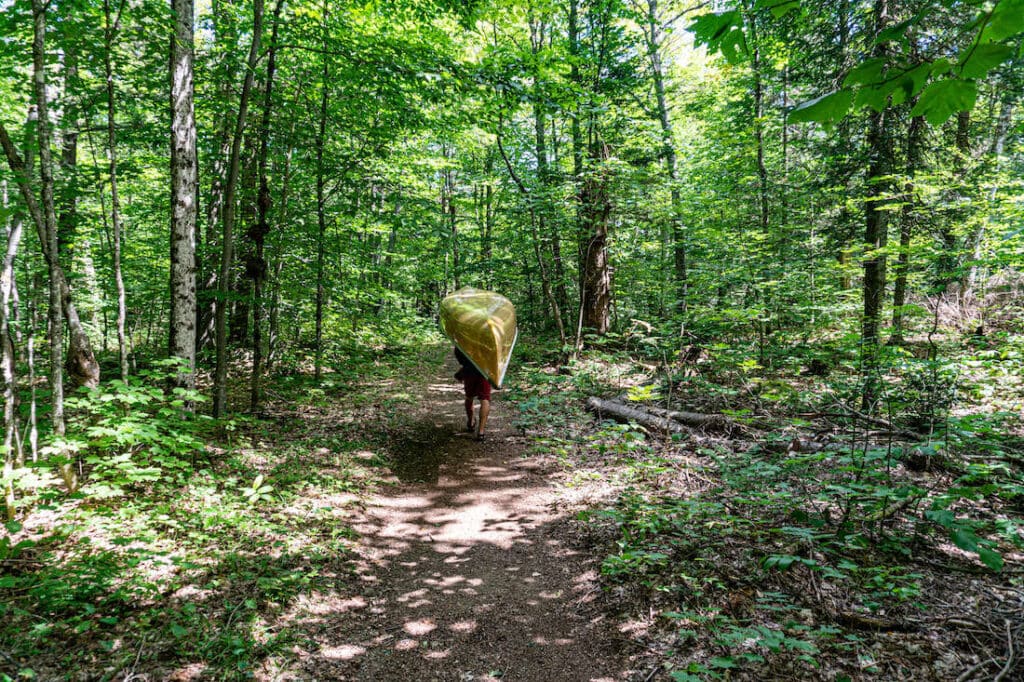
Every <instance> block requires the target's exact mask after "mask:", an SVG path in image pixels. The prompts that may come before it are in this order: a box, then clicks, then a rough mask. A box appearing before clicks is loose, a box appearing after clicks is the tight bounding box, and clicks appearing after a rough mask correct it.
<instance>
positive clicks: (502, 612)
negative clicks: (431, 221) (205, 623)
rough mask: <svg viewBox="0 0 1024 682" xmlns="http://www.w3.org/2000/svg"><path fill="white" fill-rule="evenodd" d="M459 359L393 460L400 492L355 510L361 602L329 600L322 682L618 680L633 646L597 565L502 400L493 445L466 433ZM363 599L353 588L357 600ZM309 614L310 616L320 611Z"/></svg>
mask: <svg viewBox="0 0 1024 682" xmlns="http://www.w3.org/2000/svg"><path fill="white" fill-rule="evenodd" d="M455 369H456V365H455V364H454V361H452V360H449V361H448V363H447V364H446V365H445V366H444V367H443V368H438V370H437V371H438V374H437V375H436V376H435V377H433V378H432V380H431V381H429V382H428V383H427V384H426V385H425V386H423V385H421V386H420V387H419V390H420V391H421V392H422V395H421V397H420V400H419V402H418V405H417V406H415V407H413V408H412V409H413V414H412V415H410V416H409V418H408V422H407V423H406V424H404V425H403V426H401V427H400V428H399V433H398V435H397V436H396V437H395V439H394V440H395V443H394V445H393V448H392V449H393V451H392V452H391V455H390V467H389V468H390V471H391V473H392V475H393V478H392V479H391V483H392V485H383V486H381V487H380V488H378V489H377V491H376V492H375V494H373V495H372V496H369V497H367V498H365V499H364V500H363V503H362V504H361V505H358V506H355V507H352V509H353V511H352V512H351V514H350V518H349V520H348V522H349V523H350V524H351V526H352V527H353V528H354V529H355V530H356V531H357V533H358V536H359V537H358V539H357V540H356V545H357V546H356V548H355V549H356V553H357V554H358V556H359V559H358V562H357V568H356V582H357V584H359V585H361V586H362V589H361V590H359V593H358V594H346V595H339V594H335V595H330V594H328V595H322V596H323V597H324V599H323V600H322V601H321V602H320V603H319V604H317V605H316V606H315V608H316V609H317V610H319V611H320V614H319V616H320V618H319V624H320V627H319V628H318V629H317V631H316V632H315V633H311V634H313V638H314V640H315V642H316V643H317V644H318V645H319V650H315V648H312V649H313V650H306V651H305V652H303V653H302V655H301V656H300V658H301V659H302V664H303V667H304V668H305V670H306V673H307V674H309V675H310V676H311V677H313V678H315V679H318V680H410V681H417V682H418V681H421V680H422V681H429V680H445V681H447V680H458V681H469V680H474V681H484V680H493V681H498V680H500V681H501V682H512V681H522V682H547V681H559V682H562V681H565V682H574V681H580V682H612V681H615V680H627V679H630V677H629V671H628V668H629V662H628V656H627V650H628V649H629V643H628V640H629V638H628V635H626V634H623V633H621V632H619V631H618V630H617V629H616V627H615V624H614V623H613V622H612V619H611V618H610V617H607V616H605V615H604V614H603V613H602V612H601V610H600V608H599V606H598V603H597V600H598V597H599V596H600V589H599V587H598V585H597V584H596V578H597V565H598V561H599V557H595V556H589V555H588V553H586V552H583V551H580V550H579V549H576V548H574V544H575V535H574V533H573V531H572V522H571V520H570V517H571V511H570V510H569V509H567V508H566V506H567V505H564V504H561V503H560V495H559V493H558V491H557V489H556V487H555V486H554V485H553V484H552V482H551V481H550V480H549V478H548V476H546V473H545V471H544V470H543V468H542V465H540V464H538V463H537V462H536V461H534V460H532V459H531V457H530V455H529V454H528V453H527V450H526V447H525V439H524V438H522V437H521V436H520V435H519V434H518V433H517V432H516V430H515V429H514V428H513V427H512V425H511V419H512V416H511V414H510V410H511V409H512V407H511V406H510V405H508V404H506V403H503V400H502V397H503V394H502V393H495V400H494V402H493V409H492V411H491V419H490V422H489V424H488V433H487V439H486V440H484V441H483V442H478V441H476V440H475V439H474V438H473V436H472V434H469V433H465V432H464V431H462V429H463V428H464V426H465V415H464V412H463V407H462V391H461V385H460V384H458V383H457V382H455V381H454V380H453V379H452V373H453V372H454V371H455ZM356 589H357V588H355V587H353V588H352V591H353V592H355V591H356ZM311 606H312V605H311Z"/></svg>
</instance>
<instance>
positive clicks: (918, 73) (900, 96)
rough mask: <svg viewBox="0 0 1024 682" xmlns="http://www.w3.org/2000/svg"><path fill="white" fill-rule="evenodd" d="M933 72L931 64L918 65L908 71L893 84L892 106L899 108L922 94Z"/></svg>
mask: <svg viewBox="0 0 1024 682" xmlns="http://www.w3.org/2000/svg"><path fill="white" fill-rule="evenodd" d="M931 72H932V65H931V64H927V63H926V64H918V65H917V66H915V67H914V68H912V69H909V70H907V71H906V72H905V73H904V74H903V75H902V76H900V77H899V78H897V79H896V80H895V81H894V83H893V92H892V104H893V106H897V105H899V104H903V103H904V102H906V101H907V100H908V99H910V98H911V97H913V96H914V95H916V94H917V93H919V92H921V90H923V89H924V86H925V85H926V84H927V83H928V76H929V75H930V74H931Z"/></svg>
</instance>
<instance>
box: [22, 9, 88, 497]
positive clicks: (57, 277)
mask: <svg viewBox="0 0 1024 682" xmlns="http://www.w3.org/2000/svg"><path fill="white" fill-rule="evenodd" d="M32 19H33V24H34V32H33V39H32V82H33V84H34V86H35V88H34V90H35V98H36V111H38V113H39V119H38V120H37V121H36V135H37V139H38V140H39V178H40V195H41V202H40V203H41V204H42V212H43V213H42V223H43V227H44V234H43V235H42V236H43V237H44V238H45V241H44V243H45V244H46V250H47V251H48V252H49V253H50V258H49V266H50V268H49V279H50V281H49V292H50V299H49V306H48V308H49V310H48V319H49V341H50V396H51V398H50V400H51V405H50V418H51V423H52V425H53V435H54V437H55V438H56V439H58V441H59V440H60V439H61V438H63V437H64V433H65V422H64V316H63V311H62V306H61V286H60V283H61V280H62V279H63V273H62V272H61V270H60V264H59V262H58V259H57V255H58V251H57V216H56V213H55V210H54V199H53V159H52V157H51V154H50V118H49V111H48V110H49V106H48V104H47V101H46V4H45V3H44V1H43V0H32ZM57 448H58V451H59V450H60V449H61V448H60V446H59V445H58V446H57ZM62 455H63V453H62V452H60V453H59V456H62ZM62 459H63V457H62ZM59 469H60V472H61V477H62V478H63V479H64V485H65V486H66V487H67V489H68V490H69V491H71V492H74V490H75V489H76V488H77V487H78V480H77V476H76V474H75V467H74V464H73V463H72V462H71V461H66V460H65V461H61V462H60V464H59Z"/></svg>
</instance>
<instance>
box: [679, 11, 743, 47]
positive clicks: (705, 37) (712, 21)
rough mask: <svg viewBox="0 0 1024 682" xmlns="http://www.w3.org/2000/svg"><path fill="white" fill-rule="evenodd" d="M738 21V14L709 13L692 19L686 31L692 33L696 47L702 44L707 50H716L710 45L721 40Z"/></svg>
mask: <svg viewBox="0 0 1024 682" xmlns="http://www.w3.org/2000/svg"><path fill="white" fill-rule="evenodd" d="M740 21H741V17H740V14H739V12H735V11H733V12H722V13H721V14H716V13H714V12H711V13H708V14H702V15H701V16H699V17H697V18H696V19H694V20H693V23H692V24H690V25H689V26H688V27H687V29H688V30H689V31H690V32H691V33H693V37H694V40H695V41H696V43H697V44H698V45H700V44H704V45H707V46H708V48H709V49H716V48H713V47H712V43H715V42H717V41H719V40H721V39H722V38H723V37H724V36H725V34H726V32H728V31H729V30H731V29H732V28H733V27H734V26H736V25H739V22H740Z"/></svg>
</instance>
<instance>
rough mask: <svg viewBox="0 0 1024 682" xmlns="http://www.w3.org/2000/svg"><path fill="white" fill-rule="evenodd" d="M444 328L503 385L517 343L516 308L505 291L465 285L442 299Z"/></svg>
mask: <svg viewBox="0 0 1024 682" xmlns="http://www.w3.org/2000/svg"><path fill="white" fill-rule="evenodd" d="M441 329H442V330H443V331H444V333H445V335H446V336H447V337H448V338H449V339H451V340H452V342H453V343H454V344H455V345H456V346H457V347H458V348H459V350H461V351H462V352H463V353H464V354H465V355H466V357H468V358H469V359H470V361H471V362H472V363H473V364H474V365H475V366H476V368H477V369H478V370H480V372H481V374H483V375H484V376H485V377H487V380H488V381H490V382H491V384H492V385H493V386H496V387H498V388H501V384H502V382H503V381H504V380H505V371H506V370H507V369H508V363H509V360H510V359H511V357H512V349H513V348H514V347H515V344H516V336H517V334H518V330H517V328H516V309H515V307H514V306H513V305H512V302H511V301H509V300H508V299H507V298H505V297H504V296H502V295H501V294H496V293H494V292H493V291H486V290H484V289H473V288H470V287H465V288H463V289H459V290H458V291H456V292H455V293H453V294H449V295H448V296H445V297H444V299H443V300H442V301H441Z"/></svg>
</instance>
